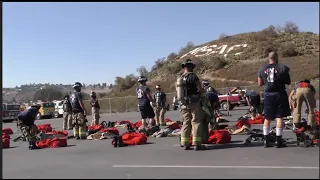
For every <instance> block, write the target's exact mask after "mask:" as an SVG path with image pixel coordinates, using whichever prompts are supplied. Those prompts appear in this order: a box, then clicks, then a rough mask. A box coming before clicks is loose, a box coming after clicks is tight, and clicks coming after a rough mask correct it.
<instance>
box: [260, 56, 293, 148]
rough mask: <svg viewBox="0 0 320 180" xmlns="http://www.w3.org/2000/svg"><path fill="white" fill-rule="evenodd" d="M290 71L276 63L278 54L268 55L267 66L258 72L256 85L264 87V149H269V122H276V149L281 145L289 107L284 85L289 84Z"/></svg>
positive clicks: (282, 145)
mask: <svg viewBox="0 0 320 180" xmlns="http://www.w3.org/2000/svg"><path fill="white" fill-rule="evenodd" d="M289 71H290V69H289V68H288V66H286V65H284V64H279V63H278V54H277V53H276V52H270V53H269V64H265V65H263V66H262V67H261V68H260V70H259V72H258V84H259V86H264V117H265V121H264V125H263V134H264V136H265V147H270V146H271V144H270V138H269V131H270V121H273V120H274V119H276V120H277V127H276V143H275V146H276V147H277V148H279V147H284V146H285V145H284V144H282V131H283V117H286V116H289V115H290V114H291V113H290V106H289V101H288V94H287V92H286V88H285V85H286V84H287V85H289V84H290V83H291V79H290V75H289Z"/></svg>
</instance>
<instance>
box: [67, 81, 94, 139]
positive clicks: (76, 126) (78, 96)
mask: <svg viewBox="0 0 320 180" xmlns="http://www.w3.org/2000/svg"><path fill="white" fill-rule="evenodd" d="M81 87H82V85H81V83H79V82H76V83H75V85H74V86H73V88H74V93H73V94H72V95H71V98H70V96H69V95H65V97H64V99H63V102H62V104H63V111H64V113H63V129H64V130H72V129H73V131H74V132H73V133H74V137H75V138H76V139H86V132H87V128H86V122H87V119H86V115H87V111H86V109H85V106H84V103H83V94H82V93H81ZM90 98H91V99H90V105H91V107H92V121H91V126H95V125H98V124H99V119H100V114H99V112H100V104H99V101H98V98H97V95H96V93H95V92H93V91H92V92H91V94H90Z"/></svg>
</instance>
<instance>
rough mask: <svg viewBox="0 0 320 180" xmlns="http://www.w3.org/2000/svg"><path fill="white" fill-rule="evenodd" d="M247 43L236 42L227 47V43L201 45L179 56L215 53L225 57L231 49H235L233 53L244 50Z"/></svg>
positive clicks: (198, 55)
mask: <svg viewBox="0 0 320 180" xmlns="http://www.w3.org/2000/svg"><path fill="white" fill-rule="evenodd" d="M247 47H248V44H236V45H233V46H230V47H228V45H222V46H218V45H211V46H202V47H198V48H196V49H194V50H192V51H190V52H188V53H187V54H185V55H183V56H181V57H180V58H183V57H186V56H188V55H193V56H195V57H201V56H208V55H210V54H217V55H223V56H224V57H227V56H228V54H231V53H232V52H231V51H234V50H237V53H235V54H233V55H239V54H241V53H242V52H239V50H242V51H243V50H244V48H247Z"/></svg>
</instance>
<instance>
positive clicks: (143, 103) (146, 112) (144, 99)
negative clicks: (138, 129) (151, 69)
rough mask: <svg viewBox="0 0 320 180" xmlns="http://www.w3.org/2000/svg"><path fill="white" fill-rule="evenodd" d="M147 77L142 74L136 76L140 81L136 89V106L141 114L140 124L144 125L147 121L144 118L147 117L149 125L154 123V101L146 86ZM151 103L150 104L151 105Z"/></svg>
mask: <svg viewBox="0 0 320 180" xmlns="http://www.w3.org/2000/svg"><path fill="white" fill-rule="evenodd" d="M147 81H148V79H147V78H146V77H144V76H140V77H139V78H138V82H139V83H140V85H139V87H138V88H137V89H136V93H137V97H138V108H139V111H140V114H141V121H142V126H143V127H145V126H146V124H147V122H146V119H149V125H150V126H153V125H154V117H155V114H154V111H153V108H152V106H154V105H155V101H154V99H153V97H152V95H151V91H150V88H149V87H148V86H147ZM151 103H152V106H151Z"/></svg>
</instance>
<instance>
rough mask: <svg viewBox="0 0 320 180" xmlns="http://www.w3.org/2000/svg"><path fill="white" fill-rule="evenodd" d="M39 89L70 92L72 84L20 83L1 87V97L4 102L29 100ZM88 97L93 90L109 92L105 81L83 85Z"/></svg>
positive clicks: (103, 93) (101, 93)
mask: <svg viewBox="0 0 320 180" xmlns="http://www.w3.org/2000/svg"><path fill="white" fill-rule="evenodd" d="M41 89H54V90H57V91H59V92H61V93H62V94H70V92H72V91H73V88H72V85H71V84H69V85H62V84H48V83H47V84H29V85H21V86H20V87H15V88H3V90H2V97H3V101H4V102H13V101H17V102H29V101H30V100H34V95H35V93H36V92H37V91H39V90H41ZM82 91H83V92H84V93H85V94H87V95H86V97H88V95H89V94H90V93H91V91H95V92H96V93H98V94H100V95H105V94H106V93H108V92H110V91H111V89H110V87H109V86H107V85H106V84H105V83H103V85H102V86H101V85H100V84H97V85H96V84H94V85H91V84H90V85H85V86H84V88H83V90H82ZM59 98H60V97H59Z"/></svg>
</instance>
